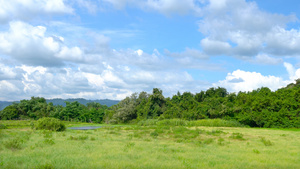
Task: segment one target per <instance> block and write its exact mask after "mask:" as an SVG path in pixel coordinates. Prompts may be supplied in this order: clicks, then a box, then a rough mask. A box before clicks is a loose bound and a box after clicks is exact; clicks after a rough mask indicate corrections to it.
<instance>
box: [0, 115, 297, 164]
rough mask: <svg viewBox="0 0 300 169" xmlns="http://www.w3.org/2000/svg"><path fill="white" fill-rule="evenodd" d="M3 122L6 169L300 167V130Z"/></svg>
mask: <svg viewBox="0 0 300 169" xmlns="http://www.w3.org/2000/svg"><path fill="white" fill-rule="evenodd" d="M3 123H4V124H5V125H6V126H7V127H8V129H2V130H1V133H0V168H8V169H9V168H195V169H196V168H299V167H300V159H299V157H300V156H299V154H300V149H298V148H296V147H299V146H300V143H299V141H298V140H300V134H299V132H300V130H299V129H293V130H291V129H284V130H282V129H259V128H235V127H189V126H180V125H178V124H176V123H173V124H171V123H170V125H168V126H163V125H150V126H138V125H123V126H109V125H107V126H106V127H102V128H99V129H96V130H88V131H78V130H66V131H63V132H54V131H49V130H32V129H31V128H30V123H28V122H27V121H20V120H19V121H12V120H8V121H3ZM16 123H18V124H19V126H16V125H15V124H16ZM65 123H67V124H68V125H70V124H72V123H74V122H72V123H71V122H65ZM74 124H76V125H83V124H79V123H74ZM11 126H14V127H13V128H11Z"/></svg>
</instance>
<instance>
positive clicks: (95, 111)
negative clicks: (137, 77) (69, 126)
mask: <svg viewBox="0 0 300 169" xmlns="http://www.w3.org/2000/svg"><path fill="white" fill-rule="evenodd" d="M48 116H50V117H55V118H58V119H61V120H69V121H84V122H96V123H101V122H105V123H129V122H131V123H134V122H138V121H141V120H146V119H159V120H160V119H173V118H178V119H185V120H199V119H216V118H219V119H225V120H234V121H238V122H240V123H241V124H244V125H248V126H251V127H268V128H269V127H275V128H288V127H297V128H299V127H300V79H298V80H296V83H292V84H289V85H288V86H287V87H285V88H281V89H278V90H277V91H275V92H273V91H271V90H270V89H269V88H267V87H262V88H259V89H257V90H253V91H251V92H239V93H228V92H227V90H226V89H225V88H221V87H217V88H210V89H208V90H206V91H201V92H199V93H196V94H193V93H190V92H184V93H182V94H181V93H180V92H178V93H177V94H176V95H174V96H173V97H172V98H169V97H168V98H165V97H164V96H163V91H162V90H160V89H158V88H154V89H153V92H152V94H148V93H146V92H141V93H139V94H138V93H134V94H132V95H131V96H130V97H126V98H125V99H124V100H122V101H121V102H119V103H118V104H116V105H113V106H111V107H107V106H105V105H101V104H99V103H88V104H87V105H86V106H85V105H83V104H80V103H78V102H76V101H75V102H66V106H65V107H63V106H59V105H58V106H54V105H53V103H47V102H46V100H45V99H44V98H39V97H32V98H31V100H21V101H20V103H14V104H12V105H10V106H8V107H6V108H5V109H4V110H2V111H1V112H0V118H1V119H4V120H6V119H39V118H41V117H48Z"/></svg>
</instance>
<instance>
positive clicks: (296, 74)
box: [213, 62, 300, 92]
mask: <svg viewBox="0 0 300 169" xmlns="http://www.w3.org/2000/svg"><path fill="white" fill-rule="evenodd" d="M284 67H285V68H286V70H287V72H288V74H289V79H286V80H285V79H283V78H282V77H277V76H271V75H267V76H265V75H262V74H261V73H258V72H249V71H243V70H240V69H238V70H235V71H233V72H232V73H228V74H227V76H226V78H225V80H221V81H219V82H217V83H214V84H213V85H214V86H215V87H216V86H222V87H225V88H226V89H227V90H228V91H230V92H239V91H252V90H256V89H258V88H261V87H268V88H270V89H271V90H272V91H275V90H277V89H279V88H282V87H285V86H286V85H288V84H290V83H294V82H295V80H296V79H298V78H300V69H295V68H294V66H293V65H292V64H290V63H286V62H285V63H284Z"/></svg>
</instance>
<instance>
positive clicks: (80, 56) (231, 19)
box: [0, 0, 300, 100]
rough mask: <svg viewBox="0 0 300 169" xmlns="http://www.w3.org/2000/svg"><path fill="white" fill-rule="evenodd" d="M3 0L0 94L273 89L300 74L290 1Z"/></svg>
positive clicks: (298, 34)
mask: <svg viewBox="0 0 300 169" xmlns="http://www.w3.org/2000/svg"><path fill="white" fill-rule="evenodd" d="M0 4H1V5H0V93H1V95H0V100H20V99H28V98H30V97H31V96H40V97H45V98H86V99H106V98H108V99H118V100H120V99H123V98H125V97H126V96H129V95H131V94H132V93H134V92H141V91H146V92H151V91H152V89H153V88H155V87H157V88H160V89H162V90H163V92H164V95H165V96H167V97H169V96H172V95H173V94H176V93H177V91H180V92H184V91H190V92H192V93H196V92H200V91H201V90H206V89H208V88H210V87H217V86H221V87H225V88H226V89H227V90H228V91H229V92H238V91H252V90H254V89H257V88H260V87H263V86H264V87H269V88H270V89H271V90H273V91H274V90H277V89H278V88H281V87H284V86H286V85H287V84H290V83H294V82H295V79H298V78H300V29H299V26H300V23H299V17H300V13H299V11H300V2H299V1H296V0H263V1H250V0H185V1H183V0H27V1H23V0H11V1H6V0H0Z"/></svg>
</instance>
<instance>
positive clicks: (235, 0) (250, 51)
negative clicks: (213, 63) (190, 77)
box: [199, 0, 300, 59]
mask: <svg viewBox="0 0 300 169" xmlns="http://www.w3.org/2000/svg"><path fill="white" fill-rule="evenodd" d="M206 2H207V3H208V5H207V6H205V7H203V12H202V14H203V18H202V19H201V20H200V21H199V31H200V32H201V33H202V34H203V35H205V36H206V38H204V39H202V40H201V46H202V47H203V50H204V52H205V53H207V54H209V55H224V54H225V55H231V56H235V57H237V58H241V59H245V58H247V57H255V56H257V55H259V53H266V54H267V55H273V56H274V55H275V56H281V57H282V56H291V55H297V54H300V51H299V48H297V46H299V42H300V36H299V34H300V33H299V30H295V29H292V30H287V29H286V28H285V27H286V25H287V24H288V23H291V22H295V21H297V20H298V19H297V17H296V16H295V15H288V16H286V15H279V14H271V13H268V12H264V11H262V10H260V9H259V8H258V6H257V5H256V3H255V2H249V1H245V0H207V1H206Z"/></svg>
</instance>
